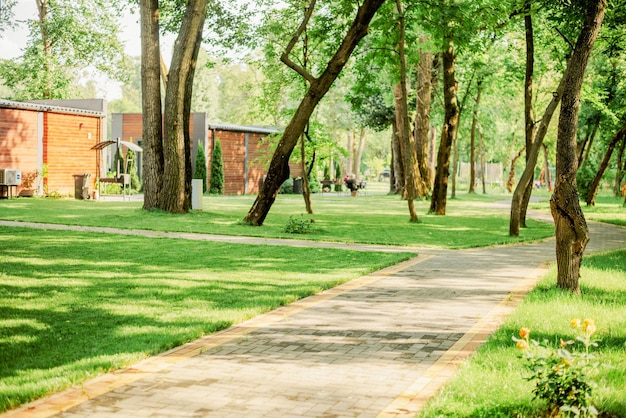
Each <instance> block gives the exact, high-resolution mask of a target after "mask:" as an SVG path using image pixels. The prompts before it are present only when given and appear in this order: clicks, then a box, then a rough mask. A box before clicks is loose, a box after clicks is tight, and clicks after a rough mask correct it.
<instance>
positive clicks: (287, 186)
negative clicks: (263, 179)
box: [278, 179, 293, 194]
mask: <svg viewBox="0 0 626 418" xmlns="http://www.w3.org/2000/svg"><path fill="white" fill-rule="evenodd" d="M278 193H280V194H293V179H287V180H285V181H284V182H283V184H281V185H280V190H279V191H278Z"/></svg>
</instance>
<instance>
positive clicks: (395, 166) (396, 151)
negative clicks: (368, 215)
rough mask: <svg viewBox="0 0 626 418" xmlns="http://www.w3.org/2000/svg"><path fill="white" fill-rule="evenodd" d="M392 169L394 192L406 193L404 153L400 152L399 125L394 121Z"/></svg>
mask: <svg viewBox="0 0 626 418" xmlns="http://www.w3.org/2000/svg"><path fill="white" fill-rule="evenodd" d="M391 126H392V135H391V160H392V164H391V168H392V174H393V175H392V180H391V186H392V189H391V190H392V192H393V193H394V194H400V193H402V192H403V191H404V162H403V160H402V152H401V151H400V138H399V136H398V127H397V123H396V121H395V120H394V121H393V122H392V124H391Z"/></svg>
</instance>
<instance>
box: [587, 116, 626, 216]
mask: <svg viewBox="0 0 626 418" xmlns="http://www.w3.org/2000/svg"><path fill="white" fill-rule="evenodd" d="M625 137H626V124H624V126H622V129H620V130H619V131H618V132H617V133H616V134H615V136H614V137H613V139H611V142H609V146H608V148H607V149H606V152H605V153H604V158H602V162H600V167H598V172H597V173H596V176H595V177H594V178H593V181H592V182H591V184H590V185H589V192H587V197H586V199H585V202H587V206H593V205H595V204H596V193H597V192H598V187H599V186H600V180H602V176H603V175H604V172H605V171H606V169H607V167H608V166H609V162H610V161H611V156H612V155H613V150H615V147H616V146H617V144H618V143H619V142H620V141H624V138H625ZM618 168H619V167H618Z"/></svg>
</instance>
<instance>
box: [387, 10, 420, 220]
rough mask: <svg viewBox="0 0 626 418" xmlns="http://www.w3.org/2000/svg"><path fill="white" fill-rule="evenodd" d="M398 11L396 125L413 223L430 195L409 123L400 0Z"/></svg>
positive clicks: (402, 12)
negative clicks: (420, 199)
mask: <svg viewBox="0 0 626 418" xmlns="http://www.w3.org/2000/svg"><path fill="white" fill-rule="evenodd" d="M396 9H397V12H398V20H399V26H400V39H399V40H398V55H399V57H400V83H398V84H397V85H396V94H395V103H396V125H397V129H398V139H399V141H400V150H401V152H402V154H403V160H404V175H405V181H404V187H405V197H406V200H407V203H408V206H409V217H410V221H411V222H417V221H418V217H417V212H416V211H415V203H414V201H415V199H417V198H418V197H421V196H426V195H428V189H427V187H426V184H424V182H423V181H422V177H421V175H420V169H419V166H418V164H417V156H416V152H415V139H414V137H413V132H412V131H411V124H410V121H409V105H408V98H407V95H408V90H407V68H406V54H405V40H406V37H405V31H406V26H405V25H406V24H405V18H404V10H403V9H404V7H403V5H402V2H401V1H400V0H396Z"/></svg>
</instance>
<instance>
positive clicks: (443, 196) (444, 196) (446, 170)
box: [430, 23, 459, 215]
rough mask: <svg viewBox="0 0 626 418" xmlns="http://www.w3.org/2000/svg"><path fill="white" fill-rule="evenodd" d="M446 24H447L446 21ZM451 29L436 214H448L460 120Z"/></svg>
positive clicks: (434, 199)
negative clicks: (451, 165)
mask: <svg viewBox="0 0 626 418" xmlns="http://www.w3.org/2000/svg"><path fill="white" fill-rule="evenodd" d="M444 25H445V26H447V25H446V24H445V23H444ZM450 30H451V29H449V30H448V31H447V32H446V34H445V36H444V39H443V40H444V42H443V53H442V58H443V60H442V61H443V96H444V109H445V111H444V113H445V116H444V121H443V128H442V130H441V139H440V143H439V150H438V152H437V171H436V172H435V183H434V186H433V194H432V198H431V201H430V212H432V213H435V214H436V215H445V214H446V202H447V200H448V177H449V176H450V151H451V150H452V141H453V139H454V135H455V132H456V129H457V124H458V120H459V107H458V104H457V97H456V96H457V83H456V78H455V63H456V51H455V45H454V39H453V37H452V33H451V32H450Z"/></svg>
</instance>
